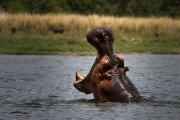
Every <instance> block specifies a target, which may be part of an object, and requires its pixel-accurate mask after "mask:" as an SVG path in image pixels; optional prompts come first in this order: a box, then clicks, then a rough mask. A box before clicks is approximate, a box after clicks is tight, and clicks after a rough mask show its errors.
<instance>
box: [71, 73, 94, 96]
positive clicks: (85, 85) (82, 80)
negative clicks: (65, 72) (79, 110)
mask: <svg viewBox="0 0 180 120" xmlns="http://www.w3.org/2000/svg"><path fill="white" fill-rule="evenodd" d="M73 85H74V87H75V88H76V89H77V90H79V91H80V92H83V93H85V94H91V93H92V91H93V90H92V85H91V82H89V80H88V79H87V77H86V76H81V75H80V73H79V71H77V72H76V81H75V82H74V83H73Z"/></svg>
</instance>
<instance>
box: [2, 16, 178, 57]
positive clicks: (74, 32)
mask: <svg viewBox="0 0 180 120" xmlns="http://www.w3.org/2000/svg"><path fill="white" fill-rule="evenodd" d="M100 25H104V26H108V27H110V28H112V30H113V31H114V35H115V43H114V50H115V52H148V53H168V54H171V53H180V34H179V33H180V20H179V19H171V18H167V17H159V18H133V17H113V16H98V15H89V16H82V15H71V14H69V15H65V14H56V15H55V14H46V15H30V14H0V53H1V54H67V53H70V54H77V53H78V54H93V53H94V52H95V50H94V48H93V47H92V46H90V45H89V44H88V43H87V41H86V38H85V36H86V33H87V32H88V31H89V30H90V29H92V28H94V27H96V26H100ZM56 28H64V30H65V31H64V33H61V34H55V33H53V29H56ZM12 29H15V32H13V31H12Z"/></svg>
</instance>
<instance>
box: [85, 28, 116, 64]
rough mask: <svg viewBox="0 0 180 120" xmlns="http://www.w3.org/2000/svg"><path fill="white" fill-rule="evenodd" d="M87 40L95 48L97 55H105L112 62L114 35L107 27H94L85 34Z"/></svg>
mask: <svg viewBox="0 0 180 120" xmlns="http://www.w3.org/2000/svg"><path fill="white" fill-rule="evenodd" d="M86 38H87V41H88V42H89V43H90V44H91V45H92V46H93V47H95V48H96V50H97V51H98V55H99V57H102V56H104V55H107V56H108V57H109V60H110V61H111V63H114V60H115V59H114V54H113V46H112V45H113V42H114V35H113V32H112V30H111V29H110V28H108V27H104V26H101V27H96V28H94V29H92V30H91V31H90V32H88V33H87V35H86Z"/></svg>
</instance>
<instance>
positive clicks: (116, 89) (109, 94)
mask: <svg viewBox="0 0 180 120" xmlns="http://www.w3.org/2000/svg"><path fill="white" fill-rule="evenodd" d="M86 38H87V41H88V42H89V43H90V44H91V45H92V46H93V47H95V49H96V50H97V57H96V59H95V61H94V63H93V65H92V67H91V69H90V71H89V73H88V75H87V76H81V75H80V73H79V71H77V72H76V82H75V83H74V87H75V88H76V89H78V90H79V91H81V92H83V93H85V94H91V93H93V96H94V101H95V102H96V103H103V102H136V101H138V100H139V98H140V94H139V92H138V90H137V88H136V87H135V86H134V84H133V83H132V82H131V81H130V79H129V78H128V77H127V75H126V72H127V71H129V69H128V67H125V66H124V59H123V58H122V57H119V56H117V55H115V54H114V53H113V42H114V35H113V32H112V30H111V29H110V28H108V27H105V26H100V27H96V28H94V29H92V30H91V31H89V32H88V33H87V35H86Z"/></svg>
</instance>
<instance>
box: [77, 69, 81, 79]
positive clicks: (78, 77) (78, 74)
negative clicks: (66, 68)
mask: <svg viewBox="0 0 180 120" xmlns="http://www.w3.org/2000/svg"><path fill="white" fill-rule="evenodd" d="M80 79H81V76H80V72H79V71H76V81H78V80H80Z"/></svg>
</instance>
